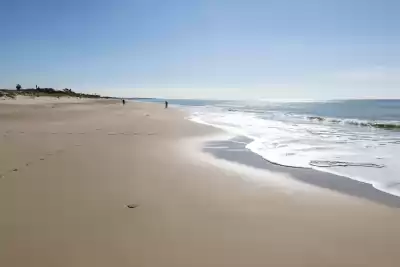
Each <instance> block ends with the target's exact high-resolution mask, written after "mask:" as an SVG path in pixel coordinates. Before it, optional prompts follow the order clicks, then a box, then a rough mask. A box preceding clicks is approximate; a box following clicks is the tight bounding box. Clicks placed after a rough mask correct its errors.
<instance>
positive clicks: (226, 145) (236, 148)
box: [203, 136, 400, 208]
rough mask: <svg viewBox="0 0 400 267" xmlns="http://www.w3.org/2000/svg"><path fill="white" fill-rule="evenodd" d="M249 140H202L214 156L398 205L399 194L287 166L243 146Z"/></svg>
mask: <svg viewBox="0 0 400 267" xmlns="http://www.w3.org/2000/svg"><path fill="white" fill-rule="evenodd" d="M251 141H252V140H251V139H250V138H247V137H244V136H237V137H234V138H231V139H228V140H212V141H210V140H209V141H207V142H206V143H205V144H204V146H203V151H204V152H206V153H210V154H212V155H213V156H214V157H216V158H220V159H225V160H228V161H231V162H235V163H239V164H243V165H246V166H250V167H254V168H258V169H262V170H269V171H273V172H279V173H287V174H289V175H290V176H291V177H292V178H293V179H295V180H298V181H300V182H303V183H307V184H310V185H314V186H317V187H320V188H325V189H329V190H333V191H336V192H339V193H342V194H345V195H350V196H354V197H358V198H362V199H366V200H369V201H373V202H376V203H380V204H383V205H386V206H389V207H393V208H400V197H398V196H395V195H392V194H389V193H387V192H384V191H381V190H379V189H376V188H375V187H373V186H372V185H371V184H369V183H366V182H361V181H357V180H354V179H351V178H348V177H345V176H340V175H336V174H332V173H328V172H323V171H319V170H314V169H312V168H309V169H307V168H300V167H290V166H284V165H280V164H276V163H273V162H270V161H268V160H266V159H264V158H263V157H261V156H260V155H258V154H256V153H254V152H252V151H250V150H249V149H247V148H246V145H247V144H249V143H250V142H251Z"/></svg>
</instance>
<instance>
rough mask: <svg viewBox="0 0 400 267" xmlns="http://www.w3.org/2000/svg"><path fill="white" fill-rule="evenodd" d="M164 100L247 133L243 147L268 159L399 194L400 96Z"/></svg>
mask: <svg viewBox="0 0 400 267" xmlns="http://www.w3.org/2000/svg"><path fill="white" fill-rule="evenodd" d="M153 101H163V100H153ZM168 101H169V103H170V104H172V105H176V106H178V107H180V108H182V109H185V110H186V111H187V112H189V114H190V117H189V119H190V120H192V121H194V122H197V123H203V124H208V125H212V126H214V127H217V128H221V129H223V130H225V131H227V132H229V133H232V134H235V135H238V136H245V137H248V138H249V139H251V140H252V141H251V142H249V143H248V144H247V145H246V148H247V149H248V150H250V151H252V152H253V153H255V154H258V155H259V156H261V157H263V158H264V159H265V160H267V161H269V162H271V163H275V164H279V165H283V166H288V167H297V168H312V169H315V170H318V171H323V172H329V173H333V174H336V175H340V176H344V177H347V178H349V179H353V180H357V181H360V182H365V183H368V184H371V185H372V186H373V187H375V188H376V189H378V190H381V191H384V192H386V193H389V194H392V195H396V196H400V100H341V101H336V100H335V101H298V102H290V101H269V100H260V101H205V100H174V99H172V100H168Z"/></svg>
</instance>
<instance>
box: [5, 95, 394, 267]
mask: <svg viewBox="0 0 400 267" xmlns="http://www.w3.org/2000/svg"><path fill="white" fill-rule="evenodd" d="M184 117H185V114H184V113H183V112H181V111H179V110H175V109H173V108H170V109H164V107H163V106H162V105H159V104H150V103H138V102H128V103H127V105H125V106H122V105H121V103H120V101H118V100H83V99H80V100H78V99H72V98H71V99H68V98H65V99H52V98H45V97H43V98H41V99H24V98H20V99H17V100H0V214H1V215H0V266H7V267H14V266H15V267H17V266H18V267H19V266H21V267H22V266H24V267H26V266H29V267H36V266H37V267H39V266H40V267H47V266H48V267H54V266H63V267H64V266H65V267H88V266H96V267H101V266H118V267H125V266H138V267H139V266H140V267H141V266H149V267H150V266H152V267H157V266H171V267H176V266H185V267H188V266H199V267H200V266H202V267H204V266H305V267H306V266H307V267H311V266H316V267H317V266H318V267H320V266H399V264H400V263H399V258H398V248H399V247H400V210H399V209H397V208H393V207H390V206H387V205H384V204H382V203H378V202H374V201H369V200H366V199H363V198H359V197H354V196H350V195H346V194H341V193H339V192H336V191H332V190H329V189H326V188H325V189H324V188H321V187H316V186H313V185H311V184H306V183H302V182H301V181H299V180H296V179H292V178H293V177H292V176H293V175H295V174H296V171H295V170H291V171H290V172H289V171H288V172H286V171H285V170H284V169H279V171H273V170H268V169H262V168H256V167H252V166H247V165H241V164H239V163H235V162H233V161H228V160H226V159H223V158H217V157H213V156H212V154H210V153H206V152H204V149H202V144H203V141H204V140H207V139H212V138H213V136H215V135H222V134H223V133H222V132H220V131H219V130H217V129H214V128H211V127H208V126H205V125H201V124H196V123H193V122H191V121H188V120H185V118H184ZM128 205H132V206H131V208H129V207H128Z"/></svg>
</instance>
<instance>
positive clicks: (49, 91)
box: [0, 84, 109, 98]
mask: <svg viewBox="0 0 400 267" xmlns="http://www.w3.org/2000/svg"><path fill="white" fill-rule="evenodd" d="M15 88H16V90H12V89H0V97H8V98H15V97H16V96H17V95H22V96H31V97H40V96H50V97H78V98H109V97H102V96H100V95H98V94H84V93H76V92H74V91H72V89H69V88H65V89H62V90H57V89H54V88H40V87H38V86H36V88H27V89H22V86H21V85H20V84H17V85H16V86H15Z"/></svg>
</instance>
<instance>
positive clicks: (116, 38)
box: [0, 0, 400, 99]
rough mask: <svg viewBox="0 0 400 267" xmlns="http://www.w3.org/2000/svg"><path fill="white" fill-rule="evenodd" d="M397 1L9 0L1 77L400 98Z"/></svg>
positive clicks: (113, 87) (114, 86) (159, 90)
mask: <svg viewBox="0 0 400 267" xmlns="http://www.w3.org/2000/svg"><path fill="white" fill-rule="evenodd" d="M399 14H400V1H397V0H302V1H298V0H279V1H278V0H277V1H269V0H113V1H111V0H107V1H105V0H79V1H78V0H58V1H53V0H36V1H31V0H3V1H1V2H0V23H1V25H2V26H1V27H0V36H1V42H0V63H1V64H0V88H4V87H15V84H17V83H20V84H22V86H23V87H34V86H35V85H36V84H38V85H39V86H42V87H56V88H65V87H68V88H73V89H75V90H78V91H85V92H99V93H102V94H108V95H114V96H132V97H133V96H141V97H177V98H181V97H183V98H222V99H236V98H246V99H254V98H285V99H287V98H307V99H309V98H316V99H329V98H364V97H367V98H400V16H399Z"/></svg>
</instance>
